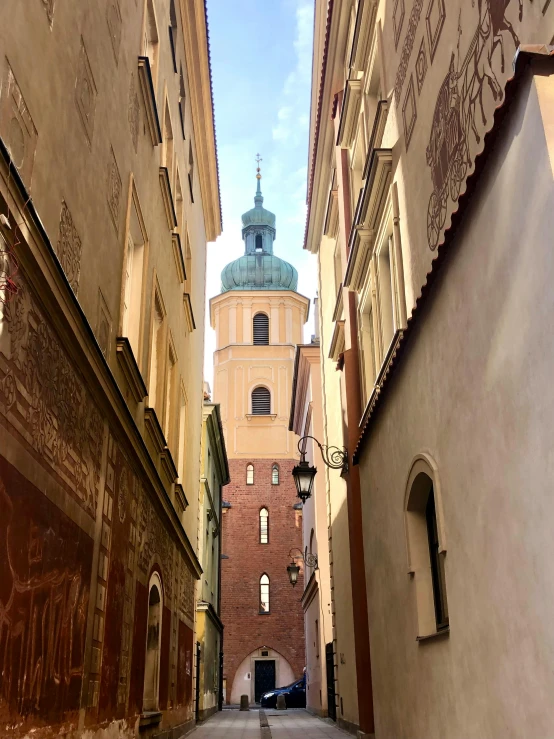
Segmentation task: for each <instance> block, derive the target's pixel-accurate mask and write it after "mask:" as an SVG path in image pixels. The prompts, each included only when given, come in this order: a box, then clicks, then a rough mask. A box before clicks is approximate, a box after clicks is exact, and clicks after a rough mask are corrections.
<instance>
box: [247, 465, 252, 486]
mask: <svg viewBox="0 0 554 739" xmlns="http://www.w3.org/2000/svg"><path fill="white" fill-rule="evenodd" d="M250 473H252V474H250ZM246 484H247V485H253V484H254V465H253V464H252V462H249V463H248V464H247V465H246Z"/></svg>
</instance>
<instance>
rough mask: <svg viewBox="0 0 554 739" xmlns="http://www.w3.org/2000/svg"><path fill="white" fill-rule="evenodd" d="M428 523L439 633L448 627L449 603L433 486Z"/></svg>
mask: <svg viewBox="0 0 554 739" xmlns="http://www.w3.org/2000/svg"><path fill="white" fill-rule="evenodd" d="M425 520H426V522H427V539H428V541H429V559H430V560H431V577H432V579H433V601H434V604H435V620H436V624H437V631H440V630H441V629H446V628H447V627H448V602H447V600H446V580H445V577H444V558H443V557H442V556H441V554H440V546H439V532H438V527H437V511H436V509H435V494H434V491H433V486H431V490H430V491H429V497H428V499H427V505H426V507H425Z"/></svg>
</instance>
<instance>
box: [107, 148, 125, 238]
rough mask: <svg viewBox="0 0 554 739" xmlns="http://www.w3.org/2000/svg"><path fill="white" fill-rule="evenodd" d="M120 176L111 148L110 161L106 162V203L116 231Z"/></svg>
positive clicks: (119, 202)
mask: <svg viewBox="0 0 554 739" xmlns="http://www.w3.org/2000/svg"><path fill="white" fill-rule="evenodd" d="M121 191H122V185H121V176H120V174H119V168H118V166H117V162H116V160H115V154H114V152H113V149H111V150H110V162H109V164H108V205H109V206H110V215H111V217H112V222H113V225H114V227H115V231H116V233H117V232H118V231H119V211H120V206H121Z"/></svg>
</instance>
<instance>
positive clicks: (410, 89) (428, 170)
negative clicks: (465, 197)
mask: <svg viewBox="0 0 554 739" xmlns="http://www.w3.org/2000/svg"><path fill="white" fill-rule="evenodd" d="M406 6H407V7H406V19H407V22H406V21H405V22H404V23H403V27H402V28H401V33H399V24H398V19H399V18H402V17H403V14H404V13H403V11H402V13H400V15H399V12H400V11H399V8H400V9H401V5H400V3H395V2H392V3H390V4H389V6H388V7H389V8H390V10H389V16H388V18H389V23H388V26H387V27H388V41H389V43H388V45H387V48H388V49H391V51H390V53H391V54H392V55H393V58H394V61H393V59H391V67H392V70H393V73H394V77H393V85H394V86H393V91H392V102H393V108H394V111H395V114H396V125H397V126H398V128H399V131H398V132H399V133H400V134H401V135H403V141H402V142H401V145H402V146H403V152H401V154H402V163H401V167H402V177H403V179H404V187H405V208H406V211H407V213H406V220H407V221H409V223H410V227H409V236H410V243H411V244H412V245H413V246H414V247H415V246H416V244H417V245H421V247H422V246H424V245H425V250H423V249H421V248H417V249H414V254H417V256H416V260H417V262H418V263H417V266H416V268H415V271H414V278H415V279H416V282H417V285H421V284H422V282H423V281H424V279H425V274H426V273H427V271H428V270H429V266H430V260H429V252H431V253H433V252H435V251H436V249H437V247H438V246H439V244H440V243H441V242H442V241H443V239H444V232H445V230H446V229H447V228H448V227H449V225H450V219H451V216H452V213H453V212H454V211H455V210H456V209H457V207H458V199H459V197H460V195H461V194H462V193H463V192H464V191H465V187H466V184H465V183H466V180H467V178H468V176H469V175H470V174H471V173H472V172H473V170H474V167H475V159H476V157H477V156H478V155H479V153H480V152H481V150H482V148H483V145H484V138H485V134H486V133H487V132H488V131H489V130H490V128H491V127H492V125H493V118H494V111H495V109H496V108H497V107H499V106H500V105H502V103H503V101H504V89H505V86H506V82H507V81H508V79H509V78H510V77H511V76H512V75H513V60H514V56H515V53H516V51H517V49H518V47H519V45H520V44H549V43H550V42H551V36H552V31H551V29H552V28H553V21H554V4H552V3H550V2H540V3H538V2H532V1H531V0H458V1H457V2H456V0H452V1H450V0H448V2H447V1H446V0H423V2H422V0H413V1H412V3H411V6H410V7H408V3H407V2H406ZM395 13H396V16H398V17H396V16H395ZM545 34H546V35H545ZM397 36H398V38H397ZM396 45H397V49H396V51H392V49H393V47H395V46H396ZM393 135H394V134H393ZM416 194H417V195H416ZM419 194H421V195H419ZM415 273H417V277H415Z"/></svg>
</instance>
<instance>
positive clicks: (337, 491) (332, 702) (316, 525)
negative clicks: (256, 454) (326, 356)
mask: <svg viewBox="0 0 554 739" xmlns="http://www.w3.org/2000/svg"><path fill="white" fill-rule="evenodd" d="M318 302H319V300H318V299H316V300H315V301H314V303H315V309H316V310H318V312H319V306H318ZM318 324H319V322H318V320H317V316H316V335H315V336H314V338H313V339H312V342H311V343H310V344H302V345H299V346H298V347H297V350H296V361H295V373H294V380H293V393H292V402H291V411H290V420H289V428H291V429H292V430H294V431H295V433H296V434H297V436H298V437H305V436H310V437H314V438H315V439H316V440H317V441H319V442H320V443H322V444H324V445H325V446H329V445H330V446H333V445H337V444H339V445H340V446H342V432H341V430H340V429H341V424H340V423H339V422H338V419H337V422H336V423H335V424H330V425H329V424H328V423H327V421H328V416H327V415H325V414H324V409H326V410H327V413H328V414H331V413H332V412H333V408H334V409H335V410H336V411H338V410H340V397H339V395H338V394H336V396H335V397H333V391H335V392H337V391H338V390H339V387H338V385H337V386H333V384H332V381H334V380H335V378H336V376H337V372H336V369H335V367H334V365H333V366H331V368H330V370H331V373H332V374H331V375H330V373H329V368H325V367H324V368H322V366H321V365H322V362H321V344H320V342H321V337H319V336H318V328H319V326H318ZM330 364H332V363H330ZM330 380H331V382H330ZM323 388H325V392H323ZM338 429H339V431H338V432H337V430H338ZM299 443H300V442H299ZM301 448H302V449H304V450H305V455H306V456H305V458H306V460H307V461H308V462H309V463H310V464H311V465H313V466H315V467H316V469H317V474H316V477H315V479H314V483H313V488H312V495H311V497H310V498H309V499H308V500H307V501H306V502H305V503H304V506H303V509H302V526H303V530H302V539H303V553H304V557H305V559H309V555H311V556H315V557H316V558H317V566H315V567H306V568H305V589H304V593H303V595H302V605H303V608H304V633H305V638H306V682H307V691H306V705H307V708H308V710H309V711H312V712H314V713H316V714H317V715H320V716H329V717H330V718H332V719H333V720H335V721H337V723H338V724H339V726H341V727H342V728H345V729H347V730H350V731H355V729H356V727H357V724H358V721H357V701H356V665H355V659H354V638H353V623H352V610H351V603H352V591H351V581H350V559H349V547H348V521H347V512H346V500H345V497H346V488H345V484H344V481H343V480H342V478H341V476H340V470H336V469H331V468H329V467H328V466H327V465H326V464H325V463H324V461H323V457H322V453H321V450H320V449H319V447H318V445H317V444H316V443H315V442H314V440H313V439H312V438H307V439H306V440H305V442H303V443H302V444H301ZM335 573H336V575H335Z"/></svg>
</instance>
